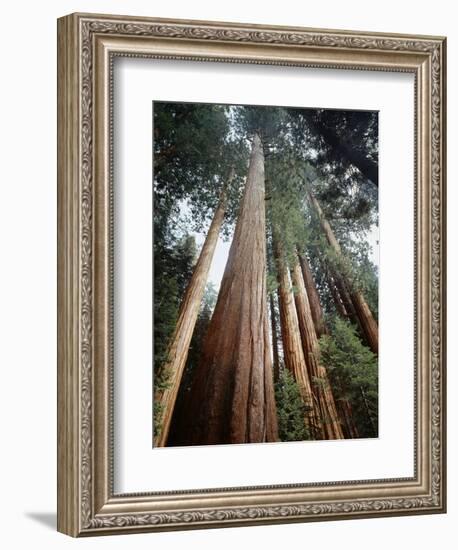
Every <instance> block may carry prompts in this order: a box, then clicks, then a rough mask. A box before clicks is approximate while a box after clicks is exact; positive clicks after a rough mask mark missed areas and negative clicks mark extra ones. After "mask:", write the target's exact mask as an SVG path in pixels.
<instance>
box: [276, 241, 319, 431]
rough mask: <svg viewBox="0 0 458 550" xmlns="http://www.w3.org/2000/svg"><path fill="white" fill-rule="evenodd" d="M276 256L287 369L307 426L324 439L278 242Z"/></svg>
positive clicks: (285, 267)
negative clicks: (299, 399)
mask: <svg viewBox="0 0 458 550" xmlns="http://www.w3.org/2000/svg"><path fill="white" fill-rule="evenodd" d="M274 254H275V259H276V263H277V277H278V284H279V288H278V291H279V304H280V326H281V334H282V341H283V357H284V361H285V366H286V368H287V369H289V371H290V372H291V373H292V374H293V376H294V378H295V380H296V382H297V384H298V386H299V390H300V393H301V396H302V400H303V401H304V404H305V406H306V409H307V412H306V418H305V423H306V426H307V428H308V430H309V432H310V436H311V438H312V439H322V438H323V436H324V432H323V426H322V422H321V418H320V412H319V407H317V401H316V400H315V397H314V394H313V391H312V384H311V380H310V375H309V371H308V369H307V364H306V361H305V355H304V350H303V348H302V341H301V334H300V330H299V320H298V318H297V311H296V306H295V304H294V297H293V292H292V288H291V282H290V279H289V272H288V268H287V266H286V260H285V258H284V257H283V252H282V250H281V247H280V245H279V243H278V241H277V240H275V241H274Z"/></svg>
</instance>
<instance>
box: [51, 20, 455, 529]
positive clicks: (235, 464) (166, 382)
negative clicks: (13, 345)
mask: <svg viewBox="0 0 458 550" xmlns="http://www.w3.org/2000/svg"><path fill="white" fill-rule="evenodd" d="M445 45H446V42H445V38H442V37H433V36H404V35H390V34H380V33H379V34H376V33H366V32H352V31H341V30H335V31H332V30H319V29H306V28H289V27H267V26H260V25H253V24H238V23H237V24H235V23H215V22H207V21H181V20H164V19H152V18H143V17H124V16H111V15H110V16H106V15H103V16H102V15H93V14H73V15H69V16H66V17H63V18H61V19H59V20H58V239H59V240H58V252H59V264H58V274H59V275H58V320H59V322H58V331H59V332H58V530H59V531H61V532H63V533H66V534H68V535H71V536H90V535H103V534H117V533H127V532H141V531H161V530H172V529H175V530H176V529H192V528H203V527H208V528H211V527H227V526H234V525H236V526H243V525H257V524H269V523H285V522H297V521H320V520H336V519H347V518H360V517H374V516H392V515H406V514H427V513H428V514H429V513H440V512H444V511H445V496H446V495H445V493H446V480H445Z"/></svg>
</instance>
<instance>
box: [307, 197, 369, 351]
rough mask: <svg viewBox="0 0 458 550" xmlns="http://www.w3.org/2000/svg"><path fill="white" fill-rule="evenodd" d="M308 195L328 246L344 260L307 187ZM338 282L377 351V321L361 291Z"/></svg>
mask: <svg viewBox="0 0 458 550" xmlns="http://www.w3.org/2000/svg"><path fill="white" fill-rule="evenodd" d="M308 197H309V200H310V203H311V205H312V207H313V208H314V210H315V212H316V214H317V216H318V219H319V221H320V225H321V228H322V230H323V232H324V234H325V236H326V239H327V241H328V244H329V246H330V247H331V249H332V250H333V252H334V253H335V255H336V256H337V257H338V258H339V259H341V260H345V258H344V256H343V254H342V249H341V247H340V244H339V242H338V241H337V239H336V237H335V235H334V232H333V230H332V228H331V226H330V224H329V222H328V221H327V219H326V218H325V216H324V214H323V210H322V209H321V206H320V204H319V202H318V201H317V199H316V198H315V196H314V195H313V193H312V192H311V191H310V189H308ZM335 278H336V279H337V278H341V276H340V275H335ZM339 284H341V285H342V286H346V287H347V290H348V292H349V294H350V298H351V303H352V305H353V307H354V310H355V313H356V316H357V318H358V320H359V325H360V327H361V330H362V332H363V335H364V338H365V340H366V342H367V344H368V346H369V348H370V349H371V350H372V351H373V352H374V353H378V325H377V321H376V320H375V319H374V317H373V315H372V312H371V310H370V308H369V306H368V305H367V302H366V300H365V299H364V296H363V293H362V292H361V290H360V289H358V288H354V286H353V285H351V284H348V282H347V281H342V279H341V280H340V281H339Z"/></svg>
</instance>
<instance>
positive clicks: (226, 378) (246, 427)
mask: <svg viewBox="0 0 458 550" xmlns="http://www.w3.org/2000/svg"><path fill="white" fill-rule="evenodd" d="M264 185H265V184H264V156H263V151H262V144H261V141H260V138H259V136H258V135H255V137H254V139H253V147H252V152H251V158H250V165H249V170H248V177H247V181H246V186H245V191H244V195H243V198H242V202H241V206H240V211H239V215H238V219H237V224H236V228H235V232H234V237H233V240H232V244H231V248H230V251H229V256H228V260H227V264H226V268H225V271H224V276H223V279H222V282H221V288H220V291H219V294H218V300H217V303H216V306H215V310H214V313H213V316H212V319H211V321H210V325H209V328H208V331H207V334H206V336H205V339H204V343H203V349H202V358H201V361H200V363H199V366H198V368H197V372H196V376H195V379H194V383H193V385H192V388H191V396H190V401H191V402H192V403H193V409H194V410H193V411H190V415H189V416H190V424H189V430H188V432H189V433H188V441H189V442H190V443H191V444H199V445H205V444H207V445H210V444H222V443H250V442H254V443H260V442H264V441H277V440H278V429H277V418H276V407H275V397H274V389H273V374H272V359H271V353H270V337H269V320H268V312H267V291H266V290H267V282H266V223H265V204H264V194H265V193H264Z"/></svg>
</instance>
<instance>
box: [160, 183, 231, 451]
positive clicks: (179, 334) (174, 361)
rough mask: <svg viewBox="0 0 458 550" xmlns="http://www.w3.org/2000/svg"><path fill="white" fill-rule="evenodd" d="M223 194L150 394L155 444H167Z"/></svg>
mask: <svg viewBox="0 0 458 550" xmlns="http://www.w3.org/2000/svg"><path fill="white" fill-rule="evenodd" d="M224 195H225V191H224V189H223V191H222V192H221V198H220V202H219V204H218V207H217V208H216V211H215V214H214V216H213V220H212V222H211V224H210V228H209V230H208V233H207V236H206V238H205V242H204V244H203V246H202V250H201V252H200V255H199V259H198V260H197V263H196V265H195V268H194V272H193V274H192V277H191V280H190V281H189V284H188V286H187V288H186V291H185V294H184V297H183V300H182V302H181V305H180V310H179V312H178V319H177V322H176V326H175V330H174V332H173V335H172V338H171V340H170V344H169V346H168V351H167V359H166V361H165V362H164V364H163V365H162V369H163V372H164V373H165V376H166V379H167V382H168V387H167V388H166V389H165V390H163V391H162V392H161V391H156V392H155V394H154V399H155V401H156V400H157V401H159V403H160V404H161V407H160V410H161V418H160V419H154V420H155V422H156V423H157V425H158V426H159V429H158V430H157V434H156V436H155V440H154V446H156V447H164V446H165V445H166V444H167V438H168V434H169V430H170V423H171V421H172V415H173V409H174V406H175V402H176V398H177V395H178V390H179V387H180V382H181V379H182V377H183V371H184V368H185V365H186V360H187V358H188V350H189V344H190V343H191V338H192V334H193V332H194V327H195V325H196V321H197V316H198V315H199V309H200V303H201V301H202V297H203V294H204V291H205V285H206V283H207V278H208V272H209V270H210V266H211V262H212V259H213V255H214V252H215V248H216V244H217V242H218V235H219V232H220V230H221V226H222V223H223V220H224V212H225V198H224ZM157 401H156V402H157Z"/></svg>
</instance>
